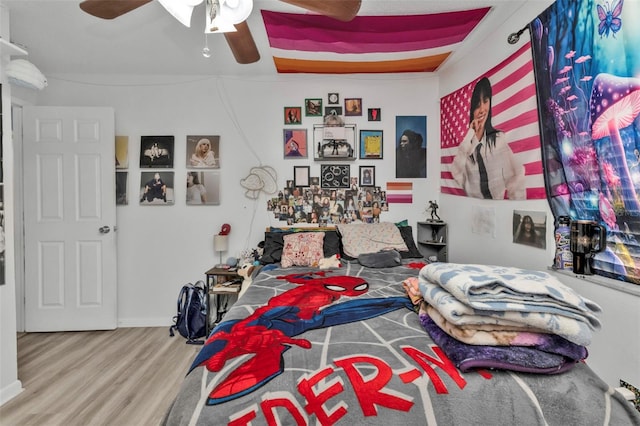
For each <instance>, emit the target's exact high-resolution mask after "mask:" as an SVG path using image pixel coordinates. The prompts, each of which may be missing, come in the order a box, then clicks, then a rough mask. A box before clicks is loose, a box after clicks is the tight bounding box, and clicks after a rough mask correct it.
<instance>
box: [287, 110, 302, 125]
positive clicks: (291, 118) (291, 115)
mask: <svg viewBox="0 0 640 426" xmlns="http://www.w3.org/2000/svg"><path fill="white" fill-rule="evenodd" d="M301 123H302V107H284V124H301Z"/></svg>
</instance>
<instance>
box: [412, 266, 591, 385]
mask: <svg viewBox="0 0 640 426" xmlns="http://www.w3.org/2000/svg"><path fill="white" fill-rule="evenodd" d="M419 289H420V294H421V295H422V297H423V301H422V303H421V305H420V309H419V315H420V321H421V322H422V325H423V326H424V328H425V329H426V330H427V332H428V333H429V335H430V336H431V338H432V339H433V340H434V342H435V343H436V344H437V345H438V346H440V347H441V348H442V350H443V351H444V352H445V353H446V354H447V356H448V357H449V358H450V359H451V360H452V361H453V362H454V363H456V365H457V367H458V368H459V369H460V370H461V371H468V370H469V369H473V368H501V369H507V370H514V371H525V372H535V373H546V374H552V373H559V372H562V371H566V370H568V369H570V368H571V367H573V365H575V363H576V362H578V361H580V360H583V359H585V358H586V357H587V350H586V346H587V345H588V344H589V343H590V342H591V334H592V331H593V330H597V329H599V328H600V327H601V324H600V321H599V320H598V318H597V316H596V314H598V313H599V312H601V308H600V306H598V305H597V304H596V303H594V302H592V301H590V300H588V299H586V298H583V297H581V296H580V295H578V294H577V293H576V292H575V291H573V290H572V289H571V288H569V287H567V286H565V285H564V284H562V283H561V282H560V281H558V280H557V279H555V278H554V277H552V276H551V275H549V274H547V273H545V272H542V271H530V270H524V269H518V268H511V267H503V266H491V265H460V264H454V263H432V264H429V265H427V266H425V267H424V268H422V269H421V270H420V275H419Z"/></svg>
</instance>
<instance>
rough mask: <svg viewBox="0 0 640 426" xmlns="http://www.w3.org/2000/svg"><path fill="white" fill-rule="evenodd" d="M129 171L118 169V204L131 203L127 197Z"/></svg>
mask: <svg viewBox="0 0 640 426" xmlns="http://www.w3.org/2000/svg"><path fill="white" fill-rule="evenodd" d="M128 180H129V172H118V171H116V206H126V205H127V204H129V200H128V198H127V181H128Z"/></svg>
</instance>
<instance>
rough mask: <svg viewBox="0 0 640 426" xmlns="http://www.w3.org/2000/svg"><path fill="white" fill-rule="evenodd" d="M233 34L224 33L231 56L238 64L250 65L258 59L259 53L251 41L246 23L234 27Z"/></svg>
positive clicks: (251, 37)
mask: <svg viewBox="0 0 640 426" xmlns="http://www.w3.org/2000/svg"><path fill="white" fill-rule="evenodd" d="M234 26H235V27H236V31H235V32H227V33H224V38H226V39H227V43H229V47H230V48H231V52H232V53H233V56H234V57H235V58H236V61H237V62H238V63H239V64H251V63H253V62H257V61H258V60H259V59H260V53H259V52H258V48H257V47H256V43H255V41H254V40H253V36H252V35H251V31H250V30H249V26H248V25H247V21H243V22H240V23H239V24H235V25H234Z"/></svg>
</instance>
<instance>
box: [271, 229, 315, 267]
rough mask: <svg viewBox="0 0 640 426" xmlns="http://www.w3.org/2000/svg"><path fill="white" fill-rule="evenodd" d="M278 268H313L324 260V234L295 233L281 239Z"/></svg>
mask: <svg viewBox="0 0 640 426" xmlns="http://www.w3.org/2000/svg"><path fill="white" fill-rule="evenodd" d="M283 240H284V246H283V248H282V258H281V260H280V266H282V267H283V268H290V267H291V266H314V265H317V264H318V262H319V261H320V259H322V258H324V250H323V244H324V232H297V233H294V234H288V235H285V236H284V237H283Z"/></svg>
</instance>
